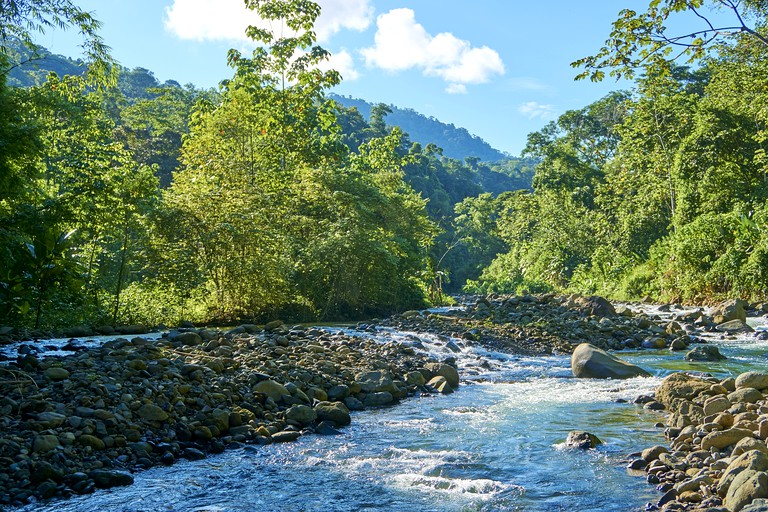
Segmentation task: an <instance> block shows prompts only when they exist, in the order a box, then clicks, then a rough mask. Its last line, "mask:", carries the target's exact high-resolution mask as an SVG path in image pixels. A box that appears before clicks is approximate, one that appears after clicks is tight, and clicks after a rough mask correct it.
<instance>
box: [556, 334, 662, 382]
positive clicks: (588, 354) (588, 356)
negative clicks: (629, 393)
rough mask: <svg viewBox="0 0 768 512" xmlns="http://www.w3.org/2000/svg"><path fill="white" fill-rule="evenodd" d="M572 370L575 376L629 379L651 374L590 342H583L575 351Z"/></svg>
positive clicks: (572, 358) (572, 356) (572, 357)
mask: <svg viewBox="0 0 768 512" xmlns="http://www.w3.org/2000/svg"><path fill="white" fill-rule="evenodd" d="M571 371H572V372H573V376H574V377H577V378H592V379H629V378H632V377H648V376H650V374H649V373H648V372H647V371H645V370H643V369H642V368H640V367H639V366H635V365H633V364H630V363H627V362H626V361H622V360H621V359H619V358H618V357H615V356H613V355H611V354H609V353H608V352H606V351H604V350H602V349H599V348H597V347H595V346H594V345H590V344H589V343H582V344H580V345H579V346H578V347H576V349H575V350H574V351H573V354H572V355H571Z"/></svg>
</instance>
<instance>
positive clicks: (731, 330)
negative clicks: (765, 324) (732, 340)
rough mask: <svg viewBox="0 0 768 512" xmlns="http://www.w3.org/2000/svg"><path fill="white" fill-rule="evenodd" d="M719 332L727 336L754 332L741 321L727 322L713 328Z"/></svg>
mask: <svg viewBox="0 0 768 512" xmlns="http://www.w3.org/2000/svg"><path fill="white" fill-rule="evenodd" d="M715 329H717V330H718V331H720V332H725V333H728V334H742V333H747V332H755V330H754V329H753V328H752V327H750V326H749V325H747V323H746V322H744V321H743V320H729V321H728V322H724V323H722V324H720V325H718V326H717V327H715Z"/></svg>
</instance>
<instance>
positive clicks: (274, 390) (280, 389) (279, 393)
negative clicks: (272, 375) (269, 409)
mask: <svg viewBox="0 0 768 512" xmlns="http://www.w3.org/2000/svg"><path fill="white" fill-rule="evenodd" d="M253 390H254V391H256V392H258V393H264V394H265V395H267V396H268V397H269V398H271V399H272V400H274V401H275V402H279V401H280V399H281V398H282V397H283V396H286V395H287V396H290V395H291V393H290V392H288V390H287V389H285V386H283V385H282V384H279V383H277V382H275V381H273V380H272V379H267V380H263V381H261V382H259V383H257V384H256V385H255V386H254V387H253Z"/></svg>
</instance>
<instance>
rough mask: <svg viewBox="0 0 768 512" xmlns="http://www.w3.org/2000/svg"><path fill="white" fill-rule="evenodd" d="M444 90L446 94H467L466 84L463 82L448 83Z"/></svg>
mask: <svg viewBox="0 0 768 512" xmlns="http://www.w3.org/2000/svg"><path fill="white" fill-rule="evenodd" d="M445 92H447V93H448V94H467V86H466V85H464V84H448V87H446V88H445Z"/></svg>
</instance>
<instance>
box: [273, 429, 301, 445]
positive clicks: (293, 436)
mask: <svg viewBox="0 0 768 512" xmlns="http://www.w3.org/2000/svg"><path fill="white" fill-rule="evenodd" d="M299 437H301V432H295V431H293V430H284V431H282V432H277V433H275V434H272V442H273V443H289V442H291V441H295V440H297V439H298V438H299Z"/></svg>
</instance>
